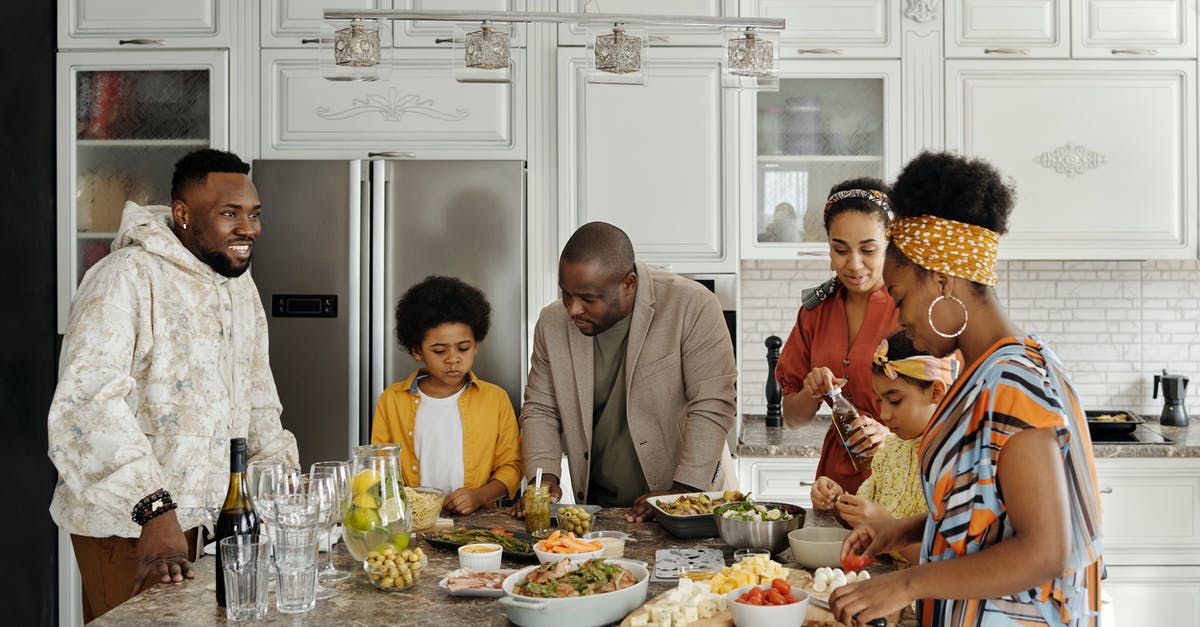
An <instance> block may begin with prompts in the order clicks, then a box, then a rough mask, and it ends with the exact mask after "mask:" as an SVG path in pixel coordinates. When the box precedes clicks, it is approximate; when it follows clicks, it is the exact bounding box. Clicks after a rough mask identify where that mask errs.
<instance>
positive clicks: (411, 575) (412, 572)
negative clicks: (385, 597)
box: [363, 545, 429, 590]
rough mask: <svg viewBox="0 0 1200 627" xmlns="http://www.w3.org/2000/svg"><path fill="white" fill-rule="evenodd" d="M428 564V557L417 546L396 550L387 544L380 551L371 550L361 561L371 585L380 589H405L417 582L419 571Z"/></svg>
mask: <svg viewBox="0 0 1200 627" xmlns="http://www.w3.org/2000/svg"><path fill="white" fill-rule="evenodd" d="M428 565H429V558H428V557H427V556H426V555H425V552H424V551H422V550H421V549H419V548H416V549H403V550H400V551H397V550H396V549H395V547H392V546H390V545H389V546H387V547H386V548H384V549H383V550H382V551H371V552H370V553H368V554H367V559H366V561H364V562H363V571H364V572H366V573H367V579H368V580H370V582H371V585H373V586H375V587H376V588H379V589H380V590H406V589H408V588H411V587H413V586H415V585H416V584H417V579H418V578H420V576H421V571H423V570H425V567H426V566H428Z"/></svg>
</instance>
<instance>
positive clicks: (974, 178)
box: [831, 153, 1103, 626]
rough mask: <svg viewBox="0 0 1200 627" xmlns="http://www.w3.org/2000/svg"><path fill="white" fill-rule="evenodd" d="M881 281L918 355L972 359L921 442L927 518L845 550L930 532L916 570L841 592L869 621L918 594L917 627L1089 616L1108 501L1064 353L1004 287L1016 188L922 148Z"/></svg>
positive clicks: (852, 614)
mask: <svg viewBox="0 0 1200 627" xmlns="http://www.w3.org/2000/svg"><path fill="white" fill-rule="evenodd" d="M892 201H893V208H894V209H895V211H896V213H897V220H896V221H895V222H894V223H893V226H892V227H891V228H890V229H889V234H890V235H891V238H892V240H891V246H890V248H889V250H888V254H887V261H886V263H885V265H884V277H885V281H886V283H887V286H888V289H889V290H890V292H891V294H892V296H893V298H895V299H896V302H897V304H898V306H899V309H900V325H901V328H902V329H903V330H904V331H905V333H906V334H907V335H908V336H909V337H911V338H912V340H913V344H914V345H915V346H916V347H917V348H918V349H920V350H925V351H927V352H929V353H930V354H932V355H941V356H945V355H949V354H951V353H953V352H954V351H955V350H956V349H957V350H960V351H961V352H962V355H963V358H964V363H967V364H969V365H968V366H967V368H966V370H965V372H964V373H963V375H962V376H960V377H959V379H958V381H957V382H956V383H955V385H954V386H953V387H952V388H951V389H950V391H949V392H948V393H947V395H946V398H945V399H944V400H943V401H942V403H941V404H940V405H939V407H938V409H937V412H936V413H935V415H934V417H933V418H932V419H931V420H930V422H929V426H928V427H927V429H926V430H925V433H924V434H923V435H922V436H921V446H920V451H919V458H920V467H921V476H922V482H923V488H924V491H925V498H926V501H927V502H928V505H929V514H928V516H914V517H911V518H907V519H901V520H897V521H875V522H870V523H866V524H863V525H861V526H859V527H858V528H856V529H855V530H854V532H853V533H852V534H851V535H850V537H848V538H847V539H846V542H845V544H843V547H842V552H843V554H865V555H869V556H870V555H876V554H878V553H883V552H886V551H888V550H892V549H894V548H895V547H898V546H903V545H904V544H907V543H911V542H917V541H919V542H921V564H920V565H919V566H916V567H914V568H910V569H907V570H904V571H898V572H895V573H890V574H887V575H884V576H880V577H876V578H874V579H871V580H869V581H866V582H863V583H861V584H853V585H850V586H846V587H843V588H839V589H838V590H836V591H835V592H834V594H833V596H832V599H831V603H832V605H833V608H834V610H835V613H836V614H837V616H838V618H839V620H842V621H843V622H845V623H847V624H863V623H865V622H866V621H868V620H871V619H873V618H876V617H880V616H886V615H888V614H889V613H891V612H894V611H896V610H898V609H900V608H902V607H904V606H905V605H907V604H909V603H910V602H911V601H913V600H917V601H918V602H919V606H918V613H919V616H920V618H921V623H922V624H923V625H953V626H958V625H988V626H990V625H1071V626H1075V625H1095V624H1098V622H1099V607H1100V571H1101V569H1102V567H1103V562H1102V559H1101V544H1100V513H1099V506H1098V503H1099V497H1098V494H1097V492H1096V487H1095V486H1096V479H1095V467H1094V464H1093V461H1092V456H1091V441H1090V439H1089V437H1088V432H1087V426H1086V422H1085V419H1084V413H1083V408H1082V407H1081V406H1080V404H1079V399H1078V396H1077V395H1076V393H1075V390H1074V388H1073V386H1072V384H1071V382H1070V379H1069V378H1068V377H1067V375H1066V372H1065V369H1064V367H1063V365H1062V362H1061V361H1059V359H1058V357H1057V356H1056V355H1055V354H1054V352H1053V351H1052V350H1051V349H1050V348H1049V347H1048V346H1047V345H1046V344H1045V343H1044V342H1043V341H1042V340H1041V339H1039V338H1038V337H1037V336H1036V335H1030V334H1026V333H1025V332H1024V331H1022V330H1021V329H1020V328H1018V327H1017V325H1016V324H1015V323H1013V321H1012V320H1010V319H1009V318H1008V316H1007V314H1006V313H1005V312H1004V309H1003V308H1002V307H1001V305H1000V302H999V300H998V299H997V297H996V293H995V290H994V289H993V287H992V286H993V285H995V283H996V272H995V267H996V247H997V244H998V241H999V235H1000V234H1001V233H1003V232H1004V231H1005V230H1006V223H1007V220H1008V214H1009V212H1010V211H1011V209H1012V192H1011V190H1010V189H1008V187H1007V186H1006V185H1005V184H1004V183H1003V181H1002V180H1001V178H1000V175H999V173H998V172H997V171H996V170H995V169H993V168H992V167H991V166H990V165H988V164H986V163H984V162H981V161H968V160H966V159H963V158H962V157H958V156H954V155H949V154H945V153H923V154H921V155H920V156H918V157H917V158H916V159H914V160H913V161H912V162H910V163H909V164H908V165H907V166H905V168H904V171H903V172H901V173H900V177H899V178H898V179H897V181H896V184H895V187H894V190H893V194H892Z"/></svg>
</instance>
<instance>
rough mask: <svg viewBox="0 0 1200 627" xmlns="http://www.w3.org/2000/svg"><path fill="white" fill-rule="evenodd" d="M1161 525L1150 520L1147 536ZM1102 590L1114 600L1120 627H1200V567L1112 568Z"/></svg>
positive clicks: (1147, 525)
mask: <svg viewBox="0 0 1200 627" xmlns="http://www.w3.org/2000/svg"><path fill="white" fill-rule="evenodd" d="M1157 522H1158V521H1155V520H1151V519H1148V518H1147V519H1146V521H1145V523H1146V533H1147V534H1152V533H1154V525H1155V523H1157ZM1106 548H1107V547H1106ZM1100 589H1101V590H1103V591H1104V592H1105V593H1106V594H1107V595H1108V596H1109V597H1110V598H1112V608H1113V615H1114V621H1113V622H1112V623H1111V625H1115V626H1116V627H1140V626H1141V625H1180V626H1184V625H1190V626H1193V627H1195V626H1196V625H1200V567H1197V566H1109V567H1108V578H1107V579H1105V580H1104V581H1103V583H1101V584H1100ZM1105 625H1110V623H1105Z"/></svg>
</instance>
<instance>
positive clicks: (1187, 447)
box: [737, 414, 1200, 458]
mask: <svg viewBox="0 0 1200 627" xmlns="http://www.w3.org/2000/svg"><path fill="white" fill-rule="evenodd" d="M828 429H829V417H828V416H818V417H817V419H816V420H814V421H813V422H812V423H810V424H808V425H806V426H803V427H797V428H790V427H767V426H766V422H765V421H764V419H763V416H762V415H761V414H746V415H744V416H742V431H741V439H740V441H739V442H738V447H737V455H739V456H746V457H820V456H821V442H822V441H823V440H824V438H825V432H826V431H827V430H828ZM1139 429H1146V430H1149V431H1153V432H1155V433H1160V434H1162V435H1163V436H1164V437H1166V438H1167V439H1169V440H1172V441H1173V443H1171V444H1136V443H1129V444H1111V443H1101V442H1094V443H1093V444H1092V451H1093V452H1094V454H1095V456H1096V457H1098V458H1108V457H1200V418H1195V417H1194V418H1192V422H1191V425H1190V426H1187V427H1167V426H1163V425H1161V424H1159V423H1158V420H1157V419H1156V418H1155V417H1148V418H1146V423H1145V424H1144V425H1142V426H1141V427H1139Z"/></svg>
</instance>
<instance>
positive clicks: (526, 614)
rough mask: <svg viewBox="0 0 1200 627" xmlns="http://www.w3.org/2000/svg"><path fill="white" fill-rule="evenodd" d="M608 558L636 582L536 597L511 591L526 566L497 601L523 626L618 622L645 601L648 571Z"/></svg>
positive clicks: (580, 626)
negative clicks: (576, 594) (600, 590)
mask: <svg viewBox="0 0 1200 627" xmlns="http://www.w3.org/2000/svg"><path fill="white" fill-rule="evenodd" d="M608 561H609V562H610V563H613V564H619V565H620V566H621V567H623V568H624V569H625V570H628V571H629V573H630V574H632V575H633V576H634V577H635V578H636V579H637V584H636V585H633V586H631V587H629V588H624V589H622V590H614V591H613V592H605V593H602V594H593V595H590V596H586V597H564V598H561V599H535V598H532V597H525V596H520V595H518V594H516V593H515V592H513V586H515V585H516V584H518V583H520V582H522V581H525V576H526V575H528V574H529V573H530V571H532V570H533V569H535V568H537V566H527V567H525V568H522V569H521V570H518V571H517V572H515V573H513V574H511V575H509V576H508V578H506V579H505V580H504V586H503V588H504V597H503V598H501V599H499V603H500V605H502V606H503V607H504V610H505V612H507V613H508V620H510V621H512V622H513V623H514V624H517V625H521V626H522V627H562V626H563V625H574V626H577V627H591V626H594V625H595V626H599V625H612V624H616V623H619V622H621V619H622V618H625V617H626V616H628V615H629V613H630V612H632V611H634V610H636V609H637V608H638V607H640V606H641V605H642V604H643V603H645V602H646V591H647V589H648V586H649V585H650V571H649V570H647V569H646V563H645V562H641V561H638V560H608ZM572 562H574V560H572ZM797 624H799V623H797Z"/></svg>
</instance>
